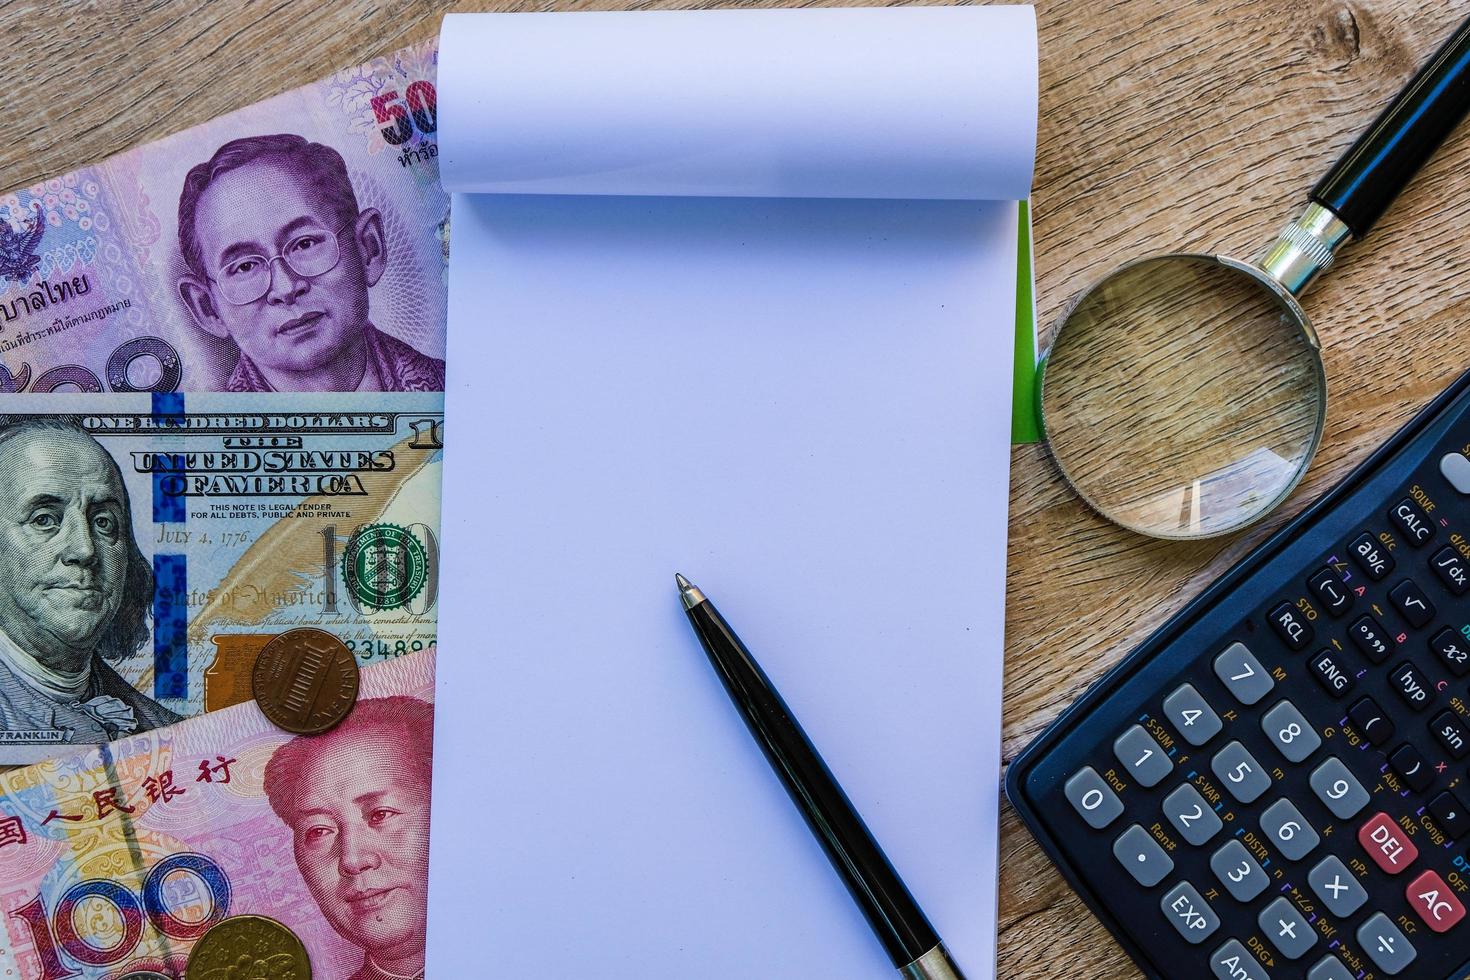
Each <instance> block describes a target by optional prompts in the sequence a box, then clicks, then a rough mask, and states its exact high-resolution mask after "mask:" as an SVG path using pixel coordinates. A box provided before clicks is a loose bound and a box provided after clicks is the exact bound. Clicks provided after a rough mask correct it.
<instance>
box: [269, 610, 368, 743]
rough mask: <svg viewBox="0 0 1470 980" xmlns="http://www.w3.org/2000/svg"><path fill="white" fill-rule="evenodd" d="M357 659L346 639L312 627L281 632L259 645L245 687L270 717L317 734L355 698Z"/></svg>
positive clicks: (299, 730) (342, 714) (296, 729)
mask: <svg viewBox="0 0 1470 980" xmlns="http://www.w3.org/2000/svg"><path fill="white" fill-rule="evenodd" d="M357 678H358V670H357V661H356V660H355V659H354V658H353V656H352V653H351V651H349V650H348V649H347V644H345V643H343V642H342V641H341V640H339V639H337V638H336V637H335V636H333V635H332V634H331V633H328V632H326V631H325V630H318V629H297V630H291V631H289V632H286V633H282V634H281V635H280V636H278V637H276V638H275V639H273V640H271V641H270V642H269V643H267V644H266V645H265V646H264V647H262V648H261V650H260V653H259V654H257V655H256V658H255V670H254V671H253V672H252V673H251V676H250V686H251V689H252V691H253V692H254V693H255V703H256V704H258V705H259V706H260V710H261V712H262V713H264V715H265V716H266V717H267V718H269V719H270V720H271V722H272V723H273V724H275V725H277V726H278V727H280V728H284V729H285V730H286V731H288V732H295V733H296V734H297V735H320V734H321V733H322V732H324V731H326V730H327V729H329V728H331V727H332V726H333V725H335V724H337V723H338V722H339V721H341V720H342V719H343V718H346V717H347V713H348V712H349V711H351V710H352V706H353V705H354V704H356V703H357Z"/></svg>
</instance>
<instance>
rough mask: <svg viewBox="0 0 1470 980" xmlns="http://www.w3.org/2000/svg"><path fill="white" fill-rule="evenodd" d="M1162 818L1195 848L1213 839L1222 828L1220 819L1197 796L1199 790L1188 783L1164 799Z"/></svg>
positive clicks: (1201, 798)
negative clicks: (1166, 819)
mask: <svg viewBox="0 0 1470 980" xmlns="http://www.w3.org/2000/svg"><path fill="white" fill-rule="evenodd" d="M1164 816H1166V817H1168V818H1169V822H1170V823H1171V824H1173V825H1174V829H1175V830H1177V831H1179V834H1180V836H1182V837H1183V838H1184V839H1185V840H1187V841H1189V843H1191V844H1193V845H1194V846H1195V847H1199V846H1200V845H1201V844H1203V843H1205V842H1206V841H1208V840H1209V839H1210V838H1211V837H1214V836H1215V833H1216V832H1217V831H1218V830H1219V829H1220V827H1221V826H1222V824H1221V823H1220V817H1219V816H1218V815H1217V814H1216V813H1215V811H1214V810H1211V809H1210V805H1209V804H1208V803H1206V802H1205V798H1204V797H1203V796H1200V795H1199V790H1197V789H1195V788H1194V787H1193V786H1191V785H1189V784H1188V783H1185V784H1184V785H1183V786H1180V787H1179V788H1178V789H1176V790H1175V791H1174V792H1172V793H1170V794H1169V795H1168V796H1166V797H1164Z"/></svg>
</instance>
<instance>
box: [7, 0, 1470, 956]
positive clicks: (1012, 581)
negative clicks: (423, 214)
mask: <svg viewBox="0 0 1470 980" xmlns="http://www.w3.org/2000/svg"><path fill="white" fill-rule="evenodd" d="M731 5H732V4H729V3H710V4H682V3H660V2H647V3H645V2H632V3H602V2H598V3H549V2H544V3H529V2H523V3H500V4H491V3H486V4H474V3H461V4H457V5H456V6H455V7H454V8H453V9H501V10H553V9H556V10H574V9H615V8H633V7H654V6H666V7H680V6H684V7H687V6H731ZM749 5H750V6H757V5H760V4H749ZM445 9H447V8H445V7H443V6H441V5H439V4H434V3H429V2H424V0H335V2H332V3H330V4H327V3H318V2H311V0H271V2H261V3H245V2H216V3H205V2H200V0H192V2H177V3H165V2H133V3H126V4H124V3H106V4H85V3H69V4H65V5H59V4H54V3H49V2H47V3H40V2H15V0H11V2H0V37H3V38H4V42H5V43H4V44H3V46H0V80H3V85H0V130H3V131H4V132H7V133H9V134H10V137H9V142H7V143H5V144H3V146H0V186H3V187H5V188H9V187H16V186H20V185H24V184H29V183H32V182H34V181H35V180H36V179H38V178H42V177H46V176H51V175H53V174H56V173H60V172H63V171H65V170H67V169H70V168H73V167H75V166H78V165H81V164H84V163H88V162H91V161H93V160H97V159H99V158H101V157H104V156H106V155H108V154H111V153H115V152H118V151H121V150H124V149H127V148H129V147H131V146H133V145H135V144H137V143H139V142H141V141H146V140H152V139H157V138H158V137H161V136H164V135H166V134H168V133H171V132H175V131H177V130H179V129H183V128H185V127H188V126H191V125H194V124H196V123H199V122H202V121H204V120H206V119H209V118H212V117H213V116H216V115H218V114H220V113H222V112H226V111H229V110H231V109H236V108H239V107H241V106H245V105H248V104H250V103H252V102H255V101H258V100H259V99H261V98H264V97H266V96H268V95H272V94H275V93H277V92H280V91H283V90H286V89H290V88H293V87H295V86H297V85H302V84H305V83H307V82H310V81H313V80H314V79H317V78H319V77H322V76H325V75H327V74H328V73H330V72H331V71H333V70H335V69H337V68H340V67H345V66H349V65H353V64H357V63H359V62H362V61H366V60H367V59H369V58H371V57H373V56H374V55H378V54H381V53H384V52H387V51H390V50H392V49H394V48H396V47H399V46H401V45H402V44H404V43H406V42H408V41H415V40H420V39H423V38H426V37H429V36H431V35H433V34H434V33H435V32H436V30H437V24H438V19H439V17H440V15H441V14H442V13H443V12H444V11H445ZM1037 14H1038V18H1039V21H1040V34H1041V107H1040V131H1039V144H1038V155H1037V169H1036V182H1035V206H1034V213H1035V219H1036V234H1035V241H1036V271H1037V280H1038V281H1037V297H1038V304H1039V315H1040V317H1041V322H1042V323H1043V324H1044V325H1047V326H1044V327H1043V341H1044V340H1045V335H1046V334H1047V333H1048V332H1049V329H1048V327H1049V325H1050V324H1051V323H1052V322H1053V321H1054V320H1055V318H1056V316H1057V314H1058V312H1059V311H1060V309H1061V308H1062V307H1063V306H1064V304H1065V303H1066V301H1067V299H1068V298H1069V297H1070V296H1072V295H1073V294H1074V293H1076V292H1077V291H1078V290H1079V289H1081V288H1082V287H1083V286H1085V285H1086V284H1088V283H1089V282H1091V281H1092V280H1094V279H1096V278H1097V277H1098V276H1100V275H1101V274H1103V273H1104V272H1105V271H1107V270H1108V269H1109V268H1110V267H1112V266H1113V265H1114V264H1116V263H1117V262H1119V261H1121V260H1122V259H1124V258H1127V257H1132V256H1137V255H1141V254H1145V253H1148V252H1154V251H1164V250H1175V249H1190V250H1202V251H1223V252H1227V253H1229V254H1233V255H1236V256H1241V257H1248V256H1249V255H1251V254H1252V253H1254V252H1255V250H1256V249H1257V248H1259V247H1260V246H1261V245H1262V244H1264V243H1265V242H1266V241H1267V240H1268V239H1270V238H1271V237H1273V236H1274V235H1275V233H1276V231H1277V230H1278V228H1279V226H1280V225H1281V224H1283V223H1284V222H1285V221H1286V220H1288V219H1289V218H1290V217H1291V216H1292V213H1293V211H1294V209H1295V208H1296V207H1297V206H1298V205H1299V203H1300V202H1301V201H1302V200H1303V198H1304V195H1305V193H1306V191H1307V189H1309V188H1310V187H1311V185H1312V184H1313V182H1314V181H1315V180H1316V179H1317V177H1318V176H1319V175H1320V174H1321V173H1322V172H1323V171H1324V170H1325V169H1326V168H1327V167H1328V166H1329V165H1330V163H1331V162H1332V160H1333V159H1334V158H1335V156H1336V154H1338V153H1339V152H1341V151H1342V150H1343V149H1344V148H1345V147H1346V146H1347V144H1348V143H1350V142H1351V141H1352V139H1353V138H1354V137H1355V136H1356V134H1357V133H1358V131H1359V130H1360V129H1361V128H1362V127H1364V126H1365V125H1366V124H1367V123H1368V122H1369V121H1370V120H1371V119H1372V117H1373V116H1374V114H1375V113H1376V112H1377V111H1378V109H1379V108H1380V107H1381V106H1382V104H1383V103H1384V102H1385V101H1386V100H1387V99H1388V98H1390V97H1391V96H1392V94H1393V93H1394V92H1395V91H1396V90H1397V89H1398V87H1399V86H1400V85H1401V84H1402V83H1403V82H1404V81H1405V80H1406V79H1407V78H1408V76H1409V75H1411V74H1412V73H1413V71H1414V70H1415V68H1416V67H1417V66H1418V64H1419V62H1420V61H1421V59H1423V58H1424V57H1425V56H1427V55H1428V53H1429V52H1430V51H1432V50H1433V49H1434V47H1436V46H1437V45H1438V43H1439V42H1440V40H1441V39H1442V38H1443V37H1444V36H1445V35H1447V34H1448V33H1449V32H1450V31H1451V30H1452V29H1453V27H1454V26H1455V25H1456V24H1458V23H1459V21H1460V20H1461V19H1462V18H1464V17H1465V16H1466V15H1467V14H1470V0H1454V2H1450V3H1445V2H1439V3H1432V2H1429V0H1347V2H1343V0H1298V2H1294V3H1273V2H1266V0H1194V2H1189V3H1181V2H1177V0H1041V2H1040V3H1039V4H1038V10H1037ZM1467 219H1470V132H1466V131H1464V130H1462V131H1461V132H1459V133H1458V134H1457V135H1455V136H1454V137H1452V138H1451V139H1450V141H1449V142H1448V143H1447V144H1446V145H1445V147H1444V148H1443V149H1442V150H1441V151H1440V153H1439V155H1438V157H1437V158H1436V159H1435V160H1434V161H1433V162H1432V163H1431V164H1430V165H1429V167H1428V168H1427V169H1426V170H1425V172H1424V173H1422V174H1421V175H1420V177H1419V178H1418V179H1417V180H1416V181H1415V183H1414V184H1413V185H1412V186H1411V187H1410V188H1409V190H1408V191H1407V192H1406V193H1405V194H1404V196H1403V197H1402V198H1401V199H1400V200H1399V201H1398V203H1397V204H1396V205H1395V206H1394V208H1393V209H1392V210H1391V211H1390V213H1389V214H1388V216H1387V217H1386V218H1385V219H1384V220H1383V222H1382V223H1380V224H1379V226H1378V228H1377V229H1376V230H1375V232H1374V233H1373V235H1372V237H1371V238H1370V239H1369V240H1367V241H1366V242H1364V243H1360V244H1357V245H1354V246H1352V247H1351V248H1350V249H1348V250H1347V251H1346V253H1345V254H1344V255H1342V256H1341V258H1340V260H1339V265H1338V267H1337V268H1335V269H1334V270H1333V271H1332V272H1331V274H1330V275H1329V276H1328V277H1327V278H1326V279H1325V280H1324V281H1323V282H1322V284H1321V285H1319V286H1318V287H1316V289H1315V290H1314V292H1313V293H1312V294H1311V295H1310V296H1309V297H1308V299H1307V302H1306V305H1307V308H1308V310H1309V312H1310V313H1311V315H1312V316H1313V319H1314V321H1315V324H1316V326H1317V329H1318V331H1319V332H1320V334H1321V336H1322V338H1323V341H1324V344H1325V361H1326V367H1327V376H1328V382H1329V387H1330V407H1329V417H1328V424H1327V432H1326V435H1325V438H1324V441H1323V444H1322V449H1321V451H1320V453H1319V455H1318V458H1317V461H1316V463H1315V464H1314V466H1313V468H1312V471H1311V473H1310V474H1309V475H1308V477H1307V480H1306V482H1305V484H1304V485H1303V486H1302V487H1301V488H1300V489H1298V490H1297V492H1296V493H1295V494H1294V495H1293V497H1292V498H1291V500H1290V501H1288V503H1287V504H1286V506H1285V507H1283V508H1282V509H1281V510H1280V511H1279V512H1278V513H1277V514H1276V515H1275V516H1274V517H1273V518H1272V519H1270V520H1269V521H1268V522H1267V523H1266V524H1264V525H1262V526H1259V527H1257V528H1255V529H1253V530H1251V531H1249V532H1247V533H1244V534H1240V535H1236V536H1234V537H1230V538H1226V539H1223V540H1216V541H1210V542H1204V543H1194V544H1168V543H1163V542H1158V541H1150V540H1146V539H1143V538H1139V537H1136V536H1134V535H1131V534H1129V533H1126V532H1123V531H1120V530H1118V529H1116V528H1114V527H1112V526H1110V525H1108V524H1107V523H1105V522H1104V521H1102V520H1101V519H1100V518H1098V517H1097V516H1095V515H1094V514H1092V513H1091V512H1090V511H1088V510H1087V508H1086V507H1085V506H1083V505H1082V504H1081V503H1080V502H1079V501H1078V500H1077V498H1076V497H1075V496H1073V495H1072V494H1071V493H1070V492H1069V491H1068V490H1067V489H1066V488H1065V486H1063V485H1062V483H1061V482H1060V480H1059V478H1058V475H1057V471H1056V470H1055V468H1054V467H1053V465H1052V464H1051V462H1050V460H1049V459H1048V458H1047V456H1046V454H1045V451H1044V450H1043V449H1042V448H1041V447H1035V446H1033V447H1021V448H1018V449H1016V450H1015V451H1014V454H1013V468H1012V473H1011V535H1010V559H1009V560H1010V570H1009V584H1008V613H1007V619H1008V622H1007V625H1006V651H1007V662H1006V676H1005V684H1006V694H1005V729H1004V756H1005V758H1006V759H1007V760H1009V759H1010V758H1012V757H1013V756H1014V755H1015V754H1016V753H1017V752H1018V751H1019V750H1020V749H1021V748H1022V747H1023V746H1024V745H1025V744H1026V743H1027V741H1029V740H1030V739H1031V738H1032V737H1034V736H1035V735H1036V734H1037V733H1038V732H1040V731H1041V730H1042V728H1043V727H1044V726H1045V725H1046V724H1047V723H1048V722H1050V721H1051V720H1052V719H1053V718H1055V717H1056V715H1057V713H1058V712H1060V711H1061V710H1062V709H1063V708H1064V707H1065V706H1066V705H1067V704H1068V703H1070V702H1071V701H1072V700H1073V699H1074V698H1075V697H1077V696H1078V695H1080V694H1081V693H1082V692H1083V691H1084V690H1085V689H1086V687H1087V686H1088V685H1089V684H1090V683H1092V681H1094V680H1095V679H1096V678H1097V677H1098V676H1100V675H1101V673H1102V672H1103V671H1104V670H1106V669H1107V668H1108V667H1109V666H1110V665H1112V664H1114V663H1116V662H1117V661H1118V660H1119V659H1120V658H1121V657H1122V656H1123V655H1124V654H1125V653H1126V652H1127V651H1128V650H1129V649H1131V648H1132V647H1133V646H1135V645H1136V644H1137V643H1138V642H1139V641H1141V640H1142V639H1143V638H1144V637H1145V636H1147V635H1148V633H1149V632H1151V631H1152V630H1153V629H1155V628H1156V627H1157V626H1158V625H1159V624H1161V623H1162V622H1163V621H1164V620H1165V619H1166V618H1167V617H1168V616H1169V615H1170V614H1171V613H1173V612H1174V611H1176V610H1177V609H1178V608H1179V607H1180V606H1182V605H1183V603H1184V602H1185V601H1186V600H1187V599H1188V598H1189V597H1190V596H1191V595H1193V594H1194V593H1196V592H1197V591H1198V590H1199V589H1200V588H1201V587H1202V586H1203V585H1205V584H1206V583H1207V582H1208V581H1210V580H1211V579H1212V578H1214V577H1216V576H1218V575H1219V574H1220V573H1221V572H1222V571H1224V569H1226V568H1227V567H1228V566H1229V565H1230V564H1231V563H1232V562H1233V561H1235V560H1236V559H1238V558H1240V557H1241V556H1242V555H1244V554H1245V553H1246V552H1247V551H1249V550H1250V548H1251V547H1253V546H1254V545H1255V544H1257V543H1259V542H1260V541H1261V540H1262V538H1263V537H1264V536H1265V535H1266V534H1267V533H1268V532H1269V531H1270V530H1271V528H1273V527H1275V526H1277V525H1279V524H1280V523H1281V522H1282V521H1283V520H1285V519H1286V518H1287V517H1289V516H1290V515H1291V514H1293V513H1295V512H1297V511H1298V510H1300V509H1301V508H1302V507H1303V506H1304V505H1305V504H1306V503H1307V502H1308V501H1309V500H1311V499H1312V498H1313V497H1315V496H1316V495H1317V494H1318V493H1320V492H1321V491H1323V490H1325V489H1326V488H1327V487H1329V486H1330V485H1332V483H1334V482H1335V481H1336V480H1338V479H1339V478H1340V477H1342V476H1343V475H1344V474H1345V473H1346V472H1347V470H1348V469H1349V468H1350V467H1352V466H1353V465H1354V464H1355V463H1357V462H1359V461H1361V460H1362V459H1363V458H1364V457H1365V456H1366V455H1367V454H1368V452H1369V451H1370V450H1371V449H1372V448H1373V447H1374V446H1376V445H1377V444H1378V443H1379V442H1381V441H1382V440H1383V439H1385V438H1386V437H1387V436H1388V435H1389V434H1390V433H1391V432H1392V431H1393V430H1394V429H1395V428H1396V427H1397V426H1398V425H1400V424H1401V423H1403V422H1404V421H1406V420H1407V419H1408V418H1409V417H1410V416H1411V415H1412V414H1413V413H1414V411H1415V410H1416V409H1417V408H1418V407H1420V406H1421V405H1423V404H1424V403H1425V402H1426V401H1427V400H1428V399H1429V398H1430V397H1431V396H1432V395H1434V394H1435V393H1436V392H1437V391H1439V390H1440V389H1441V388H1442V387H1444V386H1445V385H1446V384H1448V383H1449V382H1450V380H1452V379H1453V378H1454V377H1455V376H1456V375H1457V374H1458V373H1459V372H1461V371H1462V370H1464V369H1465V368H1466V366H1467V362H1470V356H1467V355H1470V330H1467V331H1466V333H1465V335H1464V336H1460V335H1459V333H1458V332H1457V330H1456V328H1457V327H1458V326H1460V324H1461V323H1462V322H1463V321H1464V320H1465V319H1466V314H1467V306H1466V302H1465V301H1466V297H1467V295H1470V248H1467V245H1470V238H1467V235H1466V232H1465V229H1466V226H1467ZM997 778H999V777H998V776H997ZM1001 853H1002V870H1001V895H1002V897H1001V912H1000V958H999V975H1000V976H1002V977H1007V978H1010V977H1050V976H1069V977H1070V976H1076V977H1083V976H1087V977H1128V976H1134V975H1136V972H1135V971H1134V970H1133V968H1132V966H1131V965H1130V963H1129V961H1128V959H1127V957H1126V956H1124V955H1123V953H1122V952H1121V951H1120V950H1119V948H1118V947H1117V946H1116V944H1114V943H1113V941H1112V940H1111V938H1110V937H1109V936H1108V934H1107V933H1106V931H1105V930H1103V929H1102V927H1101V926H1100V925H1098V924H1097V922H1096V921H1094V920H1093V918H1092V917H1091V916H1090V915H1089V914H1088V913H1087V912H1086V910H1085V909H1084V908H1083V906H1082V904H1081V902H1080V901H1078V899H1077V898H1076V897H1075V896H1074V895H1073V894H1072V893H1071V892H1070V890H1069V889H1068V888H1067V886H1066V885H1065V884H1064V883H1063V882H1062V880H1061V879H1060V877H1058V875H1057V874H1056V873H1055V871H1053V870H1052V868H1051V867H1050V865H1049V864H1048V862H1047V861H1046V859H1045V857H1044V856H1043V855H1042V853H1041V851H1040V849H1039V848H1037V847H1036V846H1035V844H1034V843H1032V841H1031V839H1030V837H1029V836H1028V835H1027V834H1026V833H1025V831H1024V830H1023V829H1022V828H1021V826H1020V824H1019V822H1018V821H1017V819H1016V817H1015V814H1014V813H1013V812H1012V811H1011V810H1010V809H1009V807H1008V806H1007V807H1005V809H1004V811H1003V816H1002V822H1001Z"/></svg>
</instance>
